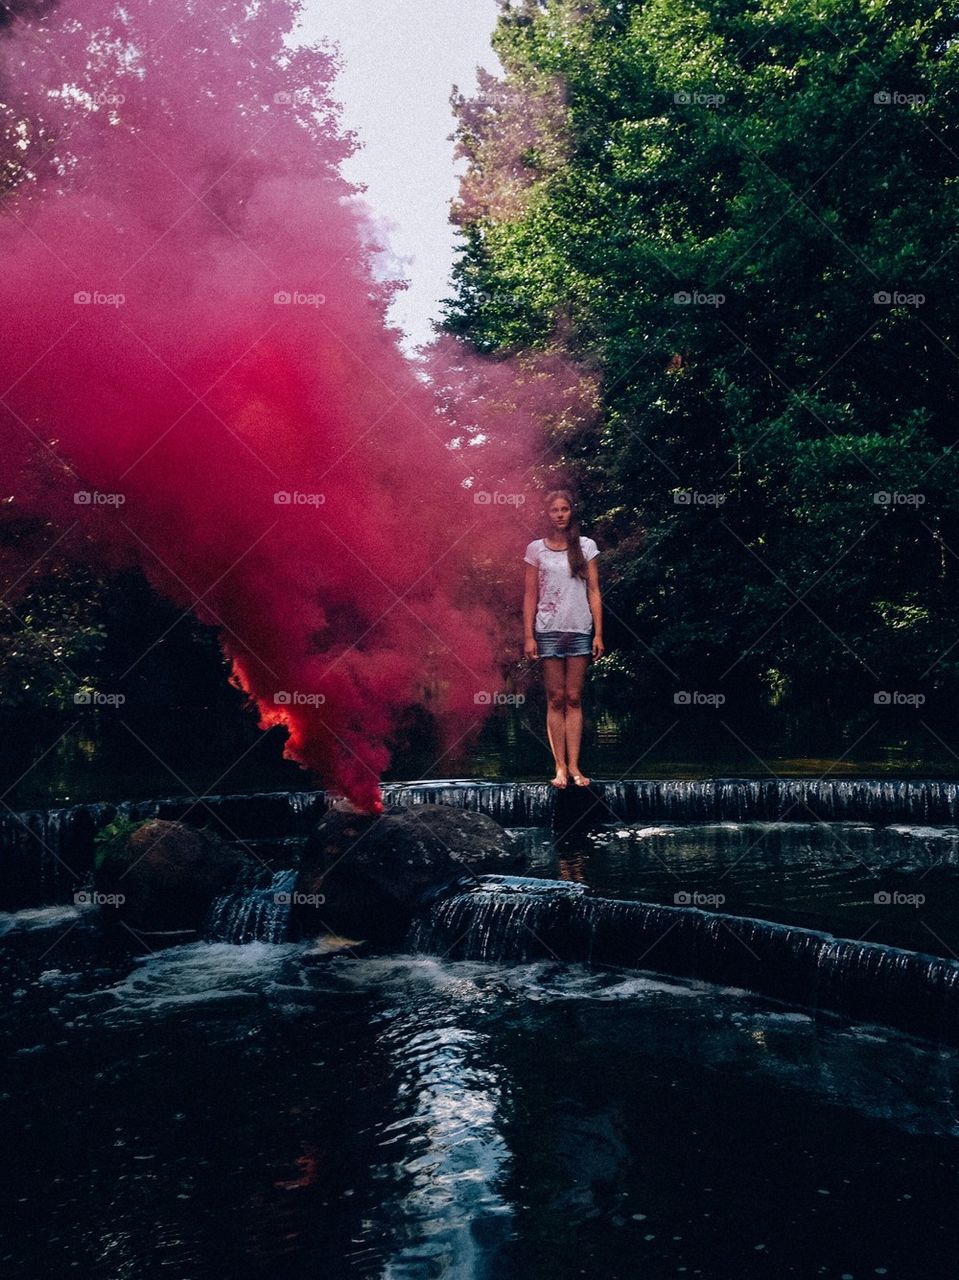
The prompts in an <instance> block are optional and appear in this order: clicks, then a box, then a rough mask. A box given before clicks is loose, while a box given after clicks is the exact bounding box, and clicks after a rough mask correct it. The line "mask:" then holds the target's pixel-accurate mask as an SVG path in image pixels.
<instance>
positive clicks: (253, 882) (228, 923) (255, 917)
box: [204, 867, 296, 943]
mask: <svg viewBox="0 0 959 1280" xmlns="http://www.w3.org/2000/svg"><path fill="white" fill-rule="evenodd" d="M295 883H296V871H295V870H283V871H273V872H271V871H269V870H266V871H264V870H262V869H261V868H259V867H257V868H255V869H254V870H252V871H249V872H245V873H244V874H243V875H241V877H240V882H239V884H238V885H237V887H236V888H235V889H233V890H231V892H230V893H224V894H222V895H221V896H220V897H219V898H216V899H215V900H214V902H213V905H212V906H211V907H210V912H209V916H208V918H207V922H206V928H205V929H204V935H205V937H206V938H207V939H208V940H209V941H211V942H235V943H244V942H283V941H285V940H286V936H287V929H288V926H289V922H290V905H291V902H292V893H293V888H294V885H295Z"/></svg>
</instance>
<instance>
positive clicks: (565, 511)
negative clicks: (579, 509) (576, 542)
mask: <svg viewBox="0 0 959 1280" xmlns="http://www.w3.org/2000/svg"><path fill="white" fill-rule="evenodd" d="M572 514H573V508H572V507H571V506H570V505H569V503H568V502H567V501H566V499H565V498H557V499H556V500H555V501H554V502H551V503H550V504H549V512H548V515H549V518H550V520H551V521H552V523H553V524H554V526H555V527H556V528H557V529H565V528H566V526H567V525H568V524H569V519H570V516H571V515H572Z"/></svg>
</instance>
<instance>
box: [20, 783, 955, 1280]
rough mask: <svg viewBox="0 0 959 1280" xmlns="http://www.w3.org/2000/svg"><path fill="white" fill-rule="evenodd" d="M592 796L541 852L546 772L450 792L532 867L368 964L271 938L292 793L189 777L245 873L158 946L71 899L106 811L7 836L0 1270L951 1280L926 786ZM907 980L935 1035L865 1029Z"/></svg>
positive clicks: (416, 1278) (290, 849) (301, 817)
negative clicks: (592, 806)
mask: <svg viewBox="0 0 959 1280" xmlns="http://www.w3.org/2000/svg"><path fill="white" fill-rule="evenodd" d="M619 785H620V787H621V789H620V790H618V791H613V792H611V793H610V794H609V795H608V796H607V797H606V799H607V804H608V812H605V813H603V814H602V815H599V816H600V817H602V819H603V820H602V821H600V822H599V823H598V825H596V824H594V825H593V826H592V827H588V828H579V827H577V828H575V829H573V830H571V831H570V832H569V833H568V834H567V835H565V836H562V838H557V837H556V835H555V833H554V832H553V830H552V829H551V827H550V825H549V816H550V810H549V802H550V800H551V799H552V797H551V796H549V794H548V792H547V793H544V794H541V793H540V791H539V790H538V789H536V788H525V789H524V788H522V787H518V786H514V785H513V784H507V785H505V786H497V787H495V788H492V787H483V786H479V787H477V785H476V784H474V783H469V782H465V781H464V782H461V783H454V782H451V783H445V784H443V785H442V787H441V788H440V789H441V790H442V792H443V797H442V798H443V799H445V800H447V801H448V802H453V803H456V802H459V803H462V804H465V805H467V807H473V806H474V805H475V807H477V808H486V809H487V810H488V811H490V810H493V809H497V810H498V811H499V812H500V814H501V815H502V816H503V817H506V818H508V819H509V820H510V821H511V824H512V825H511V830H512V834H513V836H514V839H515V841H516V844H517V849H518V854H519V858H520V861H519V863H518V866H517V867H516V868H514V869H515V870H517V871H519V872H522V873H523V874H519V875H516V876H502V875H498V876H491V877H486V878H485V879H484V880H483V881H482V883H481V884H480V886H479V888H478V889H477V890H476V891H475V892H473V893H470V894H462V895H457V896H455V897H453V898H450V899H446V900H443V901H440V902H438V903H436V904H434V905H433V906H432V907H431V908H430V909H429V912H428V913H427V914H425V915H424V916H423V917H422V918H421V919H420V920H419V921H418V922H417V923H416V924H415V925H414V926H413V929H412V930H411V933H410V936H409V938H408V939H407V943H406V945H405V947H404V948H403V950H402V953H401V954H389V955H376V954H368V953H367V952H366V951H365V950H364V949H362V948H359V949H358V948H356V947H352V946H350V945H348V944H340V945H339V949H338V950H334V949H331V946H332V944H331V943H330V942H329V941H328V940H316V941H313V940H310V941H307V942H303V943H292V942H285V941H283V940H282V939H283V937H284V936H285V921H286V912H287V909H288V903H287V899H288V896H289V893H290V890H291V886H292V884H293V874H292V871H291V867H292V866H293V864H294V861H295V857H296V854H297V852H298V849H299V845H300V843H301V841H302V836H303V833H304V832H305V831H306V830H308V829H309V825H310V824H311V823H312V822H313V821H315V818H316V816H317V814H318V813H319V812H321V811H322V806H323V803H324V802H323V798H322V796H319V795H318V794H317V793H302V794H301V795H299V796H297V797H292V796H285V795H281V796H277V795H269V796H259V797H257V796H249V797H220V798H209V799H208V801H207V802H206V803H207V811H206V813H205V815H204V820H206V821H210V822H211V823H213V822H214V821H219V823H220V826H221V828H222V830H223V832H224V833H225V834H227V835H228V838H233V839H235V840H236V841H237V843H239V844H241V845H244V846H246V847H248V848H249V849H250V850H251V851H252V852H255V853H257V854H258V855H260V856H262V857H263V858H264V861H266V862H267V866H268V869H266V870H261V871H259V872H257V873H256V875H255V876H252V877H250V878H249V879H247V880H246V881H243V882H241V883H238V884H237V885H236V886H235V887H234V890H233V891H232V892H230V893H227V894H224V895H223V896H222V897H221V898H220V899H219V900H218V901H217V902H216V903H214V905H213V907H212V908H211V912H210V916H209V918H208V922H207V929H206V933H207V937H206V938H205V940H203V941H200V942H191V943H189V944H188V945H182V946H173V947H169V948H167V949H164V950H158V951H151V950H149V948H148V947H147V946H146V945H144V943H143V942H142V941H141V942H137V941H136V940H135V939H133V937H132V936H130V935H127V934H126V933H125V931H122V930H121V931H119V934H118V931H116V930H111V931H104V930H103V928H102V927H101V925H100V922H99V914H100V913H99V912H98V910H97V909H96V908H94V907H90V906H89V905H87V904H86V903H85V902H84V900H83V899H82V896H81V898H80V899H78V900H77V902H74V897H73V894H74V892H75V889H74V886H75V885H76V884H81V885H82V884H84V883H85V882H86V876H87V874H88V872H87V871H86V870H85V868H86V867H87V866H88V865H89V863H90V861H91V860H92V848H91V847H89V841H91V840H92V836H91V827H92V826H93V823H94V816H97V817H99V818H101V819H103V820H106V819H107V818H109V817H110V816H112V811H111V810H110V809H109V808H106V809H103V810H100V811H98V814H97V815H91V814H90V812H89V810H88V809H86V808H85V809H84V810H82V811H81V810H72V811H69V812H64V811H61V812H60V813H59V814H58V815H56V816H52V815H50V814H40V813H37V814H35V815H33V816H32V817H31V818H30V819H29V821H28V822H27V823H23V824H21V826H20V828H19V831H17V829H16V828H15V827H14V828H12V830H14V831H15V832H16V833H17V840H18V841H19V842H18V843H14V842H12V841H8V842H7V843H6V844H5V846H4V854H5V857H6V860H7V861H6V866H7V869H8V871H9V870H14V871H16V872H17V876H16V877H13V878H14V879H16V881H17V885H18V888H17V891H16V894H9V895H8V900H9V898H12V899H13V902H12V903H10V905H12V906H14V907H17V908H18V909H15V910H11V911H8V912H7V913H6V914H3V915H0V1010H2V1012H0V1039H2V1041H3V1044H2V1047H0V1058H2V1061H3V1081H2V1084H0V1107H2V1115H0V1123H2V1125H3V1132H4V1135H5V1145H6V1152H5V1154H6V1159H5V1161H4V1171H5V1174H6V1178H7V1188H6V1194H5V1195H4V1197H3V1200H2V1207H0V1216H2V1217H3V1219H4V1228H5V1229H4V1231H3V1236H2V1244H0V1264H2V1274H3V1275H4V1277H6V1276H11V1277H21V1276H22V1277H30V1278H31V1280H33V1277H36V1276H39V1275H46V1274H51V1275H76V1276H80V1277H87V1276H89V1277H91V1280H121V1278H122V1280H125V1278H126V1277H130V1278H131V1280H132V1278H133V1277H137V1280H149V1278H150V1277H154V1276H156V1277H158V1278H159V1277H165V1276H170V1275H172V1276H177V1277H189V1278H190V1280H245V1278H246V1277H249V1278H250V1280H254V1278H259V1277H263V1278H264V1280H265V1278H267V1277H269V1278H270V1280H272V1278H273V1277H278V1276H283V1277H284V1278H285V1280H299V1278H300V1277H303V1278H304V1280H305V1278H306V1277H313V1276H315V1275H317V1274H322V1275H324V1276H327V1277H333V1278H334V1280H335V1278H336V1277H340V1276H342V1277H349V1276H371V1277H372V1276H376V1277H380V1276H382V1277H391V1278H394V1277H395V1278H402V1280H431V1278H432V1277H437V1278H440V1277H447V1276H450V1277H456V1278H461V1280H472V1278H473V1277H483V1278H485V1277H489V1278H490V1280H501V1278H502V1280H511V1278H512V1277H514V1276H515V1277H517V1278H520V1277H521V1278H522V1280H539V1278H540V1277H542V1278H543V1280H547V1278H549V1280H552V1278H553V1277H558V1278H559V1280H566V1277H569V1278H570V1280H573V1277H584V1276H585V1277H590V1278H592V1277H595V1278H596V1280H600V1278H602V1280H616V1278H618V1277H622V1278H623V1280H627V1278H629V1280H632V1278H633V1277H639V1276H642V1277H652V1278H657V1277H660V1276H701V1277H712V1278H714V1280H749V1278H751V1277H776V1278H777V1280H778V1277H780V1276H795V1277H802V1278H806V1277H816V1276H825V1277H836V1280H842V1277H847V1278H851V1280H862V1278H863V1277H872V1276H889V1277H896V1278H898V1280H907V1278H909V1280H911V1278H912V1277H915V1278H916V1280H920V1277H921V1280H939V1277H943V1278H944V1277H947V1276H951V1275H952V1274H954V1272H955V1258H956V1256H957V1248H959V1222H957V1219H956V1215H955V1212H954V1206H955V1203H956V1198H957V1193H959V1092H957V1090H959V1052H957V1049H956V1048H955V1047H953V1046H952V1045H950V1044H948V1043H945V1041H946V1040H948V1039H949V1036H948V1035H947V1034H946V1032H947V1031H948V1030H950V1029H951V1028H953V1027H954V1026H955V1025H956V1024H957V1023H959V1019H956V1018H954V1017H952V1015H953V1014H954V1013H955V1009H954V1007H953V1005H952V1004H951V1003H949V1002H950V1001H951V1000H952V999H953V994H954V992H955V990H956V988H955V986H954V984H953V977H954V975H956V974H959V964H957V963H956V962H955V956H954V954H953V952H954V951H959V926H957V925H956V924H955V923H953V922H954V921H957V920H959V913H957V910H956V908H957V906H959V899H957V897H956V892H957V890H956V883H957V879H956V878H957V877H959V829H957V828H956V827H955V826H953V825H952V824H951V823H950V822H949V821H948V819H949V817H950V816H951V815H952V814H953V810H954V800H955V796H954V793H953V792H952V791H949V790H944V789H942V786H941V784H935V786H933V785H932V784H925V783H911V784H906V783H902V782H900V783H898V784H889V785H887V784H886V783H883V784H882V785H879V784H877V785H876V786H874V787H869V786H865V785H862V784H858V791H855V790H852V789H848V790H845V789H844V788H843V786H842V785H840V784H836V785H835V786H834V787H833V788H832V790H831V791H830V790H827V789H826V788H822V789H821V790H820V791H819V792H818V793H817V794H813V793H811V792H809V791H808V790H807V792H806V794H805V795H804V797H802V803H803V804H805V805H806V814H805V818H806V820H805V821H795V822H784V821H781V820H778V818H780V817H781V814H782V805H783V804H789V803H791V802H792V800H794V799H796V797H795V796H794V795H784V794H783V793H781V792H780V793H778V794H775V793H771V792H770V790H769V789H768V788H766V789H762V788H758V787H754V786H752V784H750V785H749V786H747V785H746V784H743V783H741V782H736V781H735V780H729V781H728V782H727V783H723V784H722V785H720V784H717V783H712V784H709V785H708V786H706V785H705V784H700V786H699V789H698V790H697V789H692V790H690V788H689V785H688V784H683V785H685V786H686V791H685V795H684V797H681V799H684V800H685V803H686V806H687V810H688V817H687V819H686V820H685V821H684V820H682V819H681V817H680V807H681V799H678V798H677V791H676V789H674V788H672V787H664V784H662V783H656V784H655V788H658V790H656V789H654V785H653V784H646V783H645V782H637V783H636V784H630V785H628V786H623V785H622V784H619ZM436 792H437V786H436V785H431V786H430V787H411V788H406V789H403V790H401V789H396V791H394V793H393V796H392V797H391V798H392V799H393V800H394V801H401V802H404V803H421V802H429V801H434V800H436V799H439V798H440V796H438V795H437V794H436ZM747 802H748V803H747ZM176 804H180V805H181V806H183V807H186V805H187V802H186V801H174V800H170V801H162V802H150V803H149V804H148V803H147V802H143V806H142V808H143V812H142V813H141V814H140V816H146V815H147V814H148V813H149V812H151V810H152V812H161V813H162V814H163V816H177V815H176V814H175V812H174V808H175V805H176ZM750 805H751V806H752V808H751V809H750V807H749V806H750ZM770 805H774V806H779V807H778V808H774V809H773V812H772V814H771V813H770V810H769V806H770ZM814 805H817V806H822V807H823V808H826V809H829V811H830V813H831V815H832V816H831V817H830V818H828V819H826V818H825V817H821V816H816V817H815V818H813V817H811V816H810V810H811V808H812V806H814ZM638 808H639V809H641V810H642V812H637V809H638ZM704 808H705V809H708V812H706V813H704V811H703V810H704ZM757 810H758V812H757ZM517 814H522V815H524V817H525V823H524V824H522V825H520V824H519V823H517V821H516V819H517ZM734 815H735V816H734ZM8 819H9V821H10V822H11V823H14V822H15V821H16V820H15V819H13V818H9V815H8ZM23 832H27V833H28V834H27V835H26V836H25V835H23V834H22V833H23ZM37 838H39V839H41V840H42V845H41V848H42V850H43V858H44V859H45V860H46V861H45V863H44V864H43V865H39V864H38V863H37V862H36V861H34V862H31V861H30V858H29V852H30V850H31V849H32V850H33V851H34V852H35V851H36V847H37V846H36V839H37ZM30 840H33V841H34V843H33V844H32V845H31V844H30V843H29V841H30ZM61 860H62V861H68V860H70V861H71V862H72V865H71V867H70V871H69V874H67V873H66V872H64V871H63V867H62V866H61ZM17 877H19V878H17ZM883 893H886V894H888V895H889V900H888V901H884V900H879V901H877V900H876V895H877V894H880V895H881V894H883ZM897 895H898V896H897ZM917 895H923V896H924V899H925V900H924V901H923V902H922V903H917V902H915V901H911V900H909V899H910V898H915V897H916V896H917ZM716 899H721V901H717V900H716ZM637 900H639V901H637ZM737 920H743V921H745V923H743V924H738V923H737ZM677 921H679V922H680V923H676V922H677ZM684 922H685V923H684ZM684 931H686V932H684ZM824 931H825V932H824ZM829 934H835V935H837V938H838V939H840V940H841V941H837V940H836V939H835V938H831V937H829V936H828V935H829ZM933 935H935V937H934V936H933ZM927 938H928V939H929V942H928V943H926V941H925V940H926V939H927ZM227 939H229V941H228V940H227ZM654 940H655V941H656V945H655V946H653V948H652V949H651V950H650V949H649V948H648V943H649V942H651V941H654ZM670 940H671V941H670ZM743 943H746V944H748V947H749V948H751V950H752V952H753V953H754V954H755V955H760V956H762V957H763V960H764V964H763V971H764V972H765V973H766V974H767V975H772V976H773V977H774V978H775V979H776V983H777V984H778V985H776V986H775V990H771V991H770V992H767V993H766V994H762V993H761V992H760V991H757V990H756V989H749V983H748V982H747V981H745V980H744V978H747V977H748V978H749V980H750V982H752V983H753V988H754V987H755V986H756V985H757V984H756V983H755V978H756V974H755V972H753V973H752V974H750V966H751V965H752V964H753V961H752V960H751V959H750V955H749V951H748V950H747V949H746V947H745V946H744V945H743ZM670 948H672V949H671V950H670ZM763 948H766V950H763ZM657 951H658V952H659V954H658V955H657ZM690 956H693V957H695V958H696V959H697V963H698V964H700V965H701V966H705V970H704V972H705V973H706V976H703V974H702V973H693V972H683V971H682V965H683V963H684V962H685V961H686V960H687V959H688V958H689V957H690ZM902 957H905V959H902ZM587 962H588V963H587ZM657 964H658V965H659V967H658V968H657ZM744 966H745V967H744ZM810 975H817V976H816V984H817V985H815V987H814V988H812V989H813V991H814V995H815V997H816V999H815V1001H814V1003H813V1004H812V1005H810V1004H809V1003H804V1002H803V1000H802V999H800V998H798V997H799V996H801V995H806V996H808V994H809V991H810V989H811V988H810V987H809V986H808V983H809V981H810ZM800 979H801V981H800ZM934 981H938V982H939V983H940V986H939V987H935V988H934V987H933V986H931V985H930V984H931V983H933V982H934ZM790 982H792V983H794V985H795V990H793V992H792V995H793V996H795V997H796V998H790V992H789V990H788V989H784V988H783V983H785V984H786V988H788V984H789V983H790ZM803 984H806V985H805V986H803ZM910 984H911V985H910ZM917 984H918V985H917ZM774 985H775V984H774ZM800 987H802V990H800ZM933 989H935V990H936V991H939V992H940V995H941V998H942V1000H943V1001H945V1002H946V1003H943V1004H940V1005H938V1006H936V1011H934V1014H933V1015H930V1016H931V1017H932V1023H931V1024H928V1025H926V1030H927V1031H929V1032H931V1033H932V1034H931V1035H929V1036H927V1037H926V1038H917V1037H916V1036H914V1035H910V1034H909V1033H908V1031H907V1030H903V1029H901V1028H899V1029H897V1028H896V1027H895V1026H892V1025H889V1024H888V1021H884V1020H883V1017H884V1015H888V1017H889V1018H891V1019H892V1020H893V1021H895V1018H896V1017H899V1019H900V1021H901V1022H903V1023H905V1024H906V1025H907V1026H908V1024H909V1020H910V1017H912V1018H914V1019H916V1018H919V1014H920V1013H921V1008H922V1005H921V1001H922V1000H923V999H925V998H927V997H928V993H929V992H930V991H931V990H933ZM857 993H858V995H857ZM833 997H835V999H833ZM937 998H938V997H937ZM855 999H864V1000H867V1001H868V999H872V1000H873V1002H874V1004H873V1006H871V1007H870V1006H868V1003H867V1005H866V1006H864V1007H861V1008H859V1009H858V1016H850V1010H849V1008H846V1010H845V1012H842V1001H843V1000H846V1001H847V1002H848V1001H849V1000H855ZM830 1000H832V1005H831V1004H830ZM837 1002H838V1006H839V1007H833V1006H835V1005H837ZM853 1013H854V1014H855V1013H856V1011H855V1010H853ZM873 1015H878V1016H873ZM943 1016H949V1017H952V1021H951V1022H950V1023H949V1024H948V1026H947V1024H946V1023H945V1022H944V1021H943V1020H942V1018H943ZM936 1017H939V1019H940V1020H939V1022H938V1023H937V1022H936V1021H935V1019H936ZM920 1021H921V1019H920ZM937 1028H938V1031H939V1032H941V1033H942V1034H941V1036H940V1038H939V1039H938V1040H937V1039H936V1038H935V1034H934V1033H935V1031H936V1030H937ZM919 1029H921V1028H920V1027H913V1030H914V1031H915V1030H919Z"/></svg>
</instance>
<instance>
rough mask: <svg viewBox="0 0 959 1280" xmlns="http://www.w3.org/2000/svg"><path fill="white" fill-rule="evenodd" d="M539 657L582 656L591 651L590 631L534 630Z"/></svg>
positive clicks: (591, 638) (591, 639) (591, 637)
mask: <svg viewBox="0 0 959 1280" xmlns="http://www.w3.org/2000/svg"><path fill="white" fill-rule="evenodd" d="M533 637H534V639H535V640H536V647H537V649H538V650H539V653H538V654H537V657H539V658H582V657H586V656H588V655H589V654H591V653H592V652H593V635H592V632H591V631H534V632H533Z"/></svg>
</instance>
